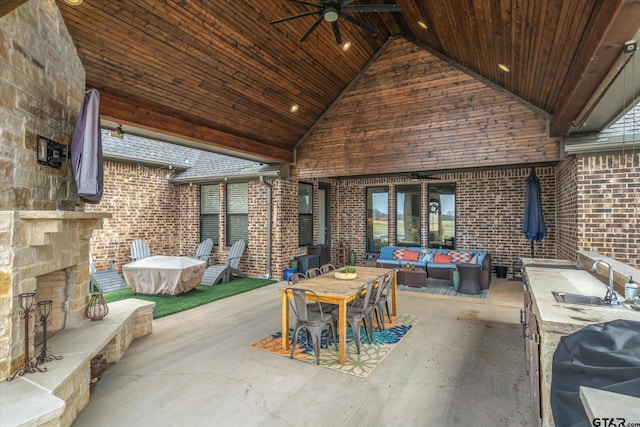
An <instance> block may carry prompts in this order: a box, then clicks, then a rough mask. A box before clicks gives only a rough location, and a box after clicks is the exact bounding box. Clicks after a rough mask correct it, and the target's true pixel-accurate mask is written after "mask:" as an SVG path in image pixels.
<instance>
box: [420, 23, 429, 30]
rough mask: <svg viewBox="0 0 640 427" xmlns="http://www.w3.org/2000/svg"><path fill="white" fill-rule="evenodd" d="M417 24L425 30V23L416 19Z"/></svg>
mask: <svg viewBox="0 0 640 427" xmlns="http://www.w3.org/2000/svg"><path fill="white" fill-rule="evenodd" d="M418 25H420V28H424V29H425V30H426V29H427V28H428V27H427V24H425V23H424V22H423V21H418Z"/></svg>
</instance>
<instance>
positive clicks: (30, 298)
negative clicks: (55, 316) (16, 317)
mask: <svg viewBox="0 0 640 427" xmlns="http://www.w3.org/2000/svg"><path fill="white" fill-rule="evenodd" d="M35 299H36V294H35V292H27V293H23V294H20V295H18V304H20V311H19V312H18V314H20V316H22V318H23V319H24V362H23V364H22V366H21V367H20V369H18V370H17V371H16V372H14V373H13V375H11V376H10V377H8V378H7V381H11V380H12V379H14V378H15V377H16V375H19V376H22V375H24V374H29V373H33V372H36V371H38V372H45V371H46V370H47V368H40V367H38V365H41V364H43V363H44V362H50V361H52V360H60V359H62V356H55V355H53V353H51V351H50V350H48V349H47V322H48V320H47V318H48V317H49V315H50V314H51V306H52V304H53V302H52V301H51V300H46V301H40V302H38V303H37V304H36V306H37V308H38V312H39V314H40V323H41V324H42V350H41V351H40V355H39V356H38V357H37V358H36V359H35V360H34V359H32V358H31V357H30V356H29V318H30V317H31V314H32V313H33V312H34V309H33V303H34V302H35Z"/></svg>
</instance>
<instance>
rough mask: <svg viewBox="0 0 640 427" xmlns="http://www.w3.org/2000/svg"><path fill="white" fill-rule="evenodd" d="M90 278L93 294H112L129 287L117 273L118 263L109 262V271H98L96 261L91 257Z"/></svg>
mask: <svg viewBox="0 0 640 427" xmlns="http://www.w3.org/2000/svg"><path fill="white" fill-rule="evenodd" d="M89 277H90V286H91V291H92V292H102V293H104V292H112V291H119V290H120V289H127V288H128V287H129V286H128V285H127V283H126V282H125V281H124V280H123V279H122V276H120V275H119V274H118V272H117V271H116V261H115V260H109V269H108V270H105V271H97V270H96V264H95V260H94V259H93V257H92V256H89Z"/></svg>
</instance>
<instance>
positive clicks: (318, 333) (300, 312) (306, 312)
mask: <svg viewBox="0 0 640 427" xmlns="http://www.w3.org/2000/svg"><path fill="white" fill-rule="evenodd" d="M284 292H285V294H286V295H287V300H288V301H289V305H290V306H291V308H292V309H293V312H294V314H295V316H296V328H295V330H294V332H293V336H292V337H291V354H290V355H289V358H290V359H293V353H294V352H295V349H296V341H297V340H298V334H299V333H300V331H301V330H303V329H304V330H306V331H307V341H308V340H309V338H311V339H312V343H311V344H312V346H313V351H314V353H315V355H316V364H318V365H319V364H320V346H321V345H322V331H323V330H324V328H325V326H329V329H330V330H331V337H332V338H333V344H334V345H335V346H336V351H337V350H338V342H337V340H336V330H335V327H334V322H333V317H332V315H331V313H325V312H323V311H322V303H321V302H320V299H319V298H318V294H316V293H315V292H314V291H311V290H307V289H302V288H286V289H285V290H284ZM309 299H311V303H312V304H315V305H316V306H317V308H316V309H315V310H310V309H309V305H308V303H307V301H308V300H309ZM283 339H285V338H284V337H283ZM327 346H329V336H328V335H327Z"/></svg>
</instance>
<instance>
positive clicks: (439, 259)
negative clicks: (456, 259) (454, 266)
mask: <svg viewBox="0 0 640 427" xmlns="http://www.w3.org/2000/svg"><path fill="white" fill-rule="evenodd" d="M433 263H434V264H451V255H444V254H435V255H434V256H433Z"/></svg>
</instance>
